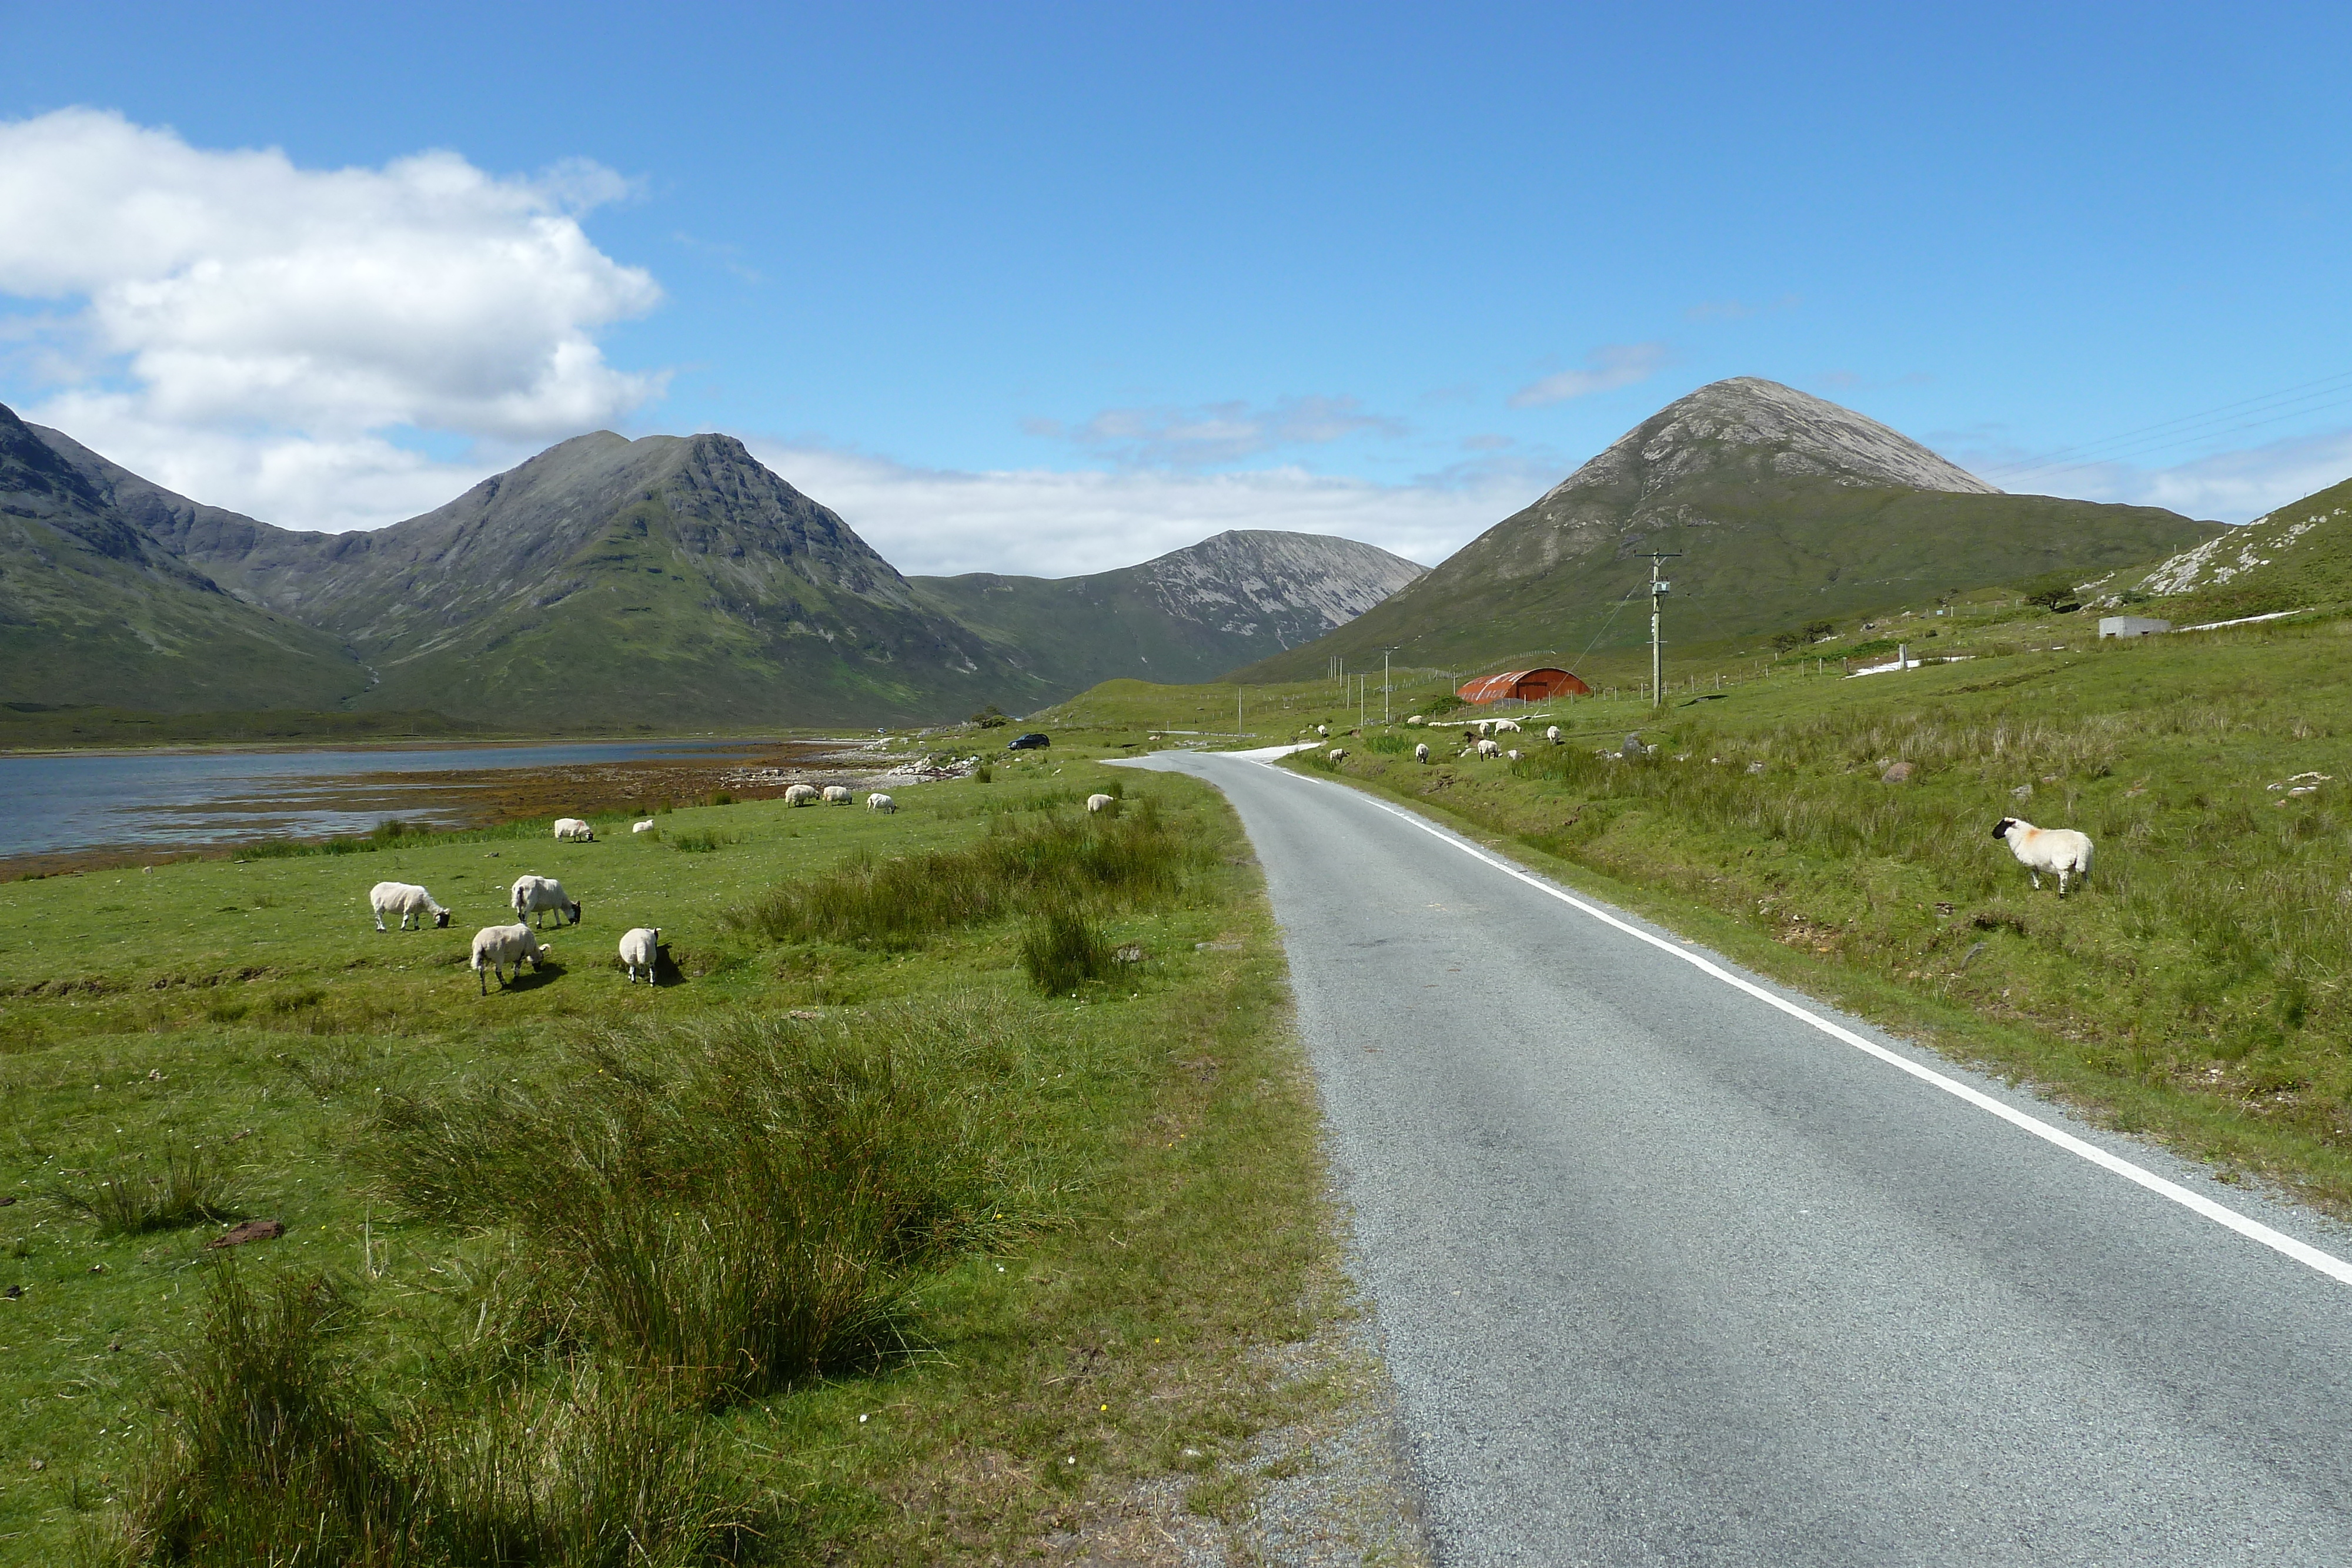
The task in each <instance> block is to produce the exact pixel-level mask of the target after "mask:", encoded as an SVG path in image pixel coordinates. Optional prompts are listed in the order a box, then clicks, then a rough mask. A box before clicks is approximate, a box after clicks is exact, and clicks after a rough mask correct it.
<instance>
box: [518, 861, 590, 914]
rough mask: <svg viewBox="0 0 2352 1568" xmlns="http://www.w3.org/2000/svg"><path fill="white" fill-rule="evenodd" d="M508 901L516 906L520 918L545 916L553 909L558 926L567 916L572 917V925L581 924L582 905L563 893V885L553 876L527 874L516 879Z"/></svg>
mask: <svg viewBox="0 0 2352 1568" xmlns="http://www.w3.org/2000/svg"><path fill="white" fill-rule="evenodd" d="M507 901H508V903H509V904H512V905H513V906H514V912H515V915H516V916H517V917H518V918H522V917H527V916H530V915H544V914H546V913H547V912H548V911H549V910H553V911H555V923H556V924H557V925H562V924H563V917H564V916H565V915H570V916H571V917H572V925H579V924H580V905H579V904H574V903H573V902H572V895H571V894H568V893H566V892H564V891H563V884H562V883H560V882H558V881H556V880H555V879H554V878H553V877H551V876H532V875H530V873H524V874H523V875H521V876H519V877H517V878H515V884H514V891H513V892H511V893H510V894H508V895H507Z"/></svg>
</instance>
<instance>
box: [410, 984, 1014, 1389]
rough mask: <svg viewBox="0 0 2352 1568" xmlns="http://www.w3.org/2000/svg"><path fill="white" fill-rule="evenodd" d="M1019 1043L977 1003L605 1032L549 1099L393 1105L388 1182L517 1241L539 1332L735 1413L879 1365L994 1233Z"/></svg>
mask: <svg viewBox="0 0 2352 1568" xmlns="http://www.w3.org/2000/svg"><path fill="white" fill-rule="evenodd" d="M1019 1038H1020V1031H1019V1030H1017V1029H1016V1028H1015V1027H1014V1026H1013V1023H1012V1021H1011V1020H1010V1019H1008V1018H1007V1017H1006V1016H1004V1014H1003V1011H1002V1009H1001V1007H999V1006H996V1005H992V1004H988V1003H983V1002H978V1001H962V1002H954V1003H950V1004H944V1005H936V1004H935V1005H932V1006H928V1007H924V1008H912V1007H909V1008H900V1009H887V1010H885V1011H883V1012H881V1013H878V1014H876V1015H871V1016H868V1017H866V1018H863V1019H858V1020H856V1022H855V1023H853V1024H847V1025H840V1024H836V1025H830V1026H822V1027H820V1026H811V1025H806V1024H803V1023H800V1022H797V1021H794V1020H791V1019H773V1018H759V1017H753V1016H750V1015H737V1016H734V1017H730V1018H722V1019H718V1020H716V1021H710V1022H706V1023H701V1024H698V1025H695V1026H691V1027H688V1028H684V1029H680V1030H675V1031H665V1032H663V1033H661V1034H659V1035H657V1036H651V1035H649V1036H644V1037H639V1038H635V1039H631V1038H625V1037H621V1036H606V1037H604V1038H602V1039H600V1040H596V1041H593V1042H592V1044H591V1045H590V1046H589V1047H588V1048H586V1049H585V1050H584V1051H583V1052H582V1053H581V1055H580V1058H579V1062H578V1065H579V1068H580V1071H579V1072H578V1073H577V1074H576V1075H575V1076H574V1077H573V1078H572V1080H571V1082H568V1083H566V1084H564V1085H562V1086H561V1087H560V1088H558V1089H556V1090H554V1091H552V1092H549V1093H547V1094H544V1095H541V1096H537V1097H530V1096H524V1095H521V1094H520V1093H517V1092H513V1091H511V1090H509V1089H507V1088H504V1087H502V1086H501V1087H496V1088H489V1089H485V1090H482V1091H479V1092H469V1093H464V1094H459V1095H455V1096H451V1097H447V1098H443V1099H434V1100H423V1099H411V1098H406V1097H387V1100H386V1103H385V1105H384V1107H383V1112H382V1113H381V1119H380V1155H381V1164H382V1168H383V1171H384V1173H385V1176H386V1177H387V1180H388V1182H389V1185H390V1186H391V1187H392V1188H393V1190H394V1193H395V1194H396V1195H397V1196H398V1197H400V1198H401V1199H402V1200H403V1201H404V1202H405V1203H407V1204H408V1205H409V1206H410V1207H413V1208H415V1210H417V1211H418V1212H420V1213H422V1214H425V1215H427V1216H429V1217H431V1218H435V1219H437V1220H440V1221H443V1222H445V1223H449V1224H455V1225H477V1226H503V1227H507V1228H510V1229H511V1231H512V1232H513V1233H514V1234H515V1236H516V1237H517V1239H518V1246H519V1255H520V1258H521V1260H523V1265H524V1267H525V1268H526V1270H528V1271H529V1272H530V1274H531V1275H532V1276H533V1278H534V1279H535V1281H536V1282H537V1285H538V1287H539V1290H540V1296H541V1302H542V1304H543V1310H542V1311H541V1313H540V1320H541V1324H542V1326H543V1328H544V1329H545V1331H546V1332H548V1333H552V1334H555V1335H557V1336H558V1337H570V1338H573V1339H576V1340H579V1341H582V1342H585V1343H591V1344H593V1345H594V1346H595V1347H597V1348H600V1349H602V1350H604V1351H607V1352H609V1353H611V1354H614V1355H617V1356H619V1357H621V1358H622V1359H623V1360H625V1361H626V1362H629V1363H633V1364H636V1365H638V1366H639V1367H641V1368H644V1369H646V1370H648V1371H651V1372H654V1373H657V1374H658V1375H661V1376H662V1377H664V1378H666V1379H669V1380H671V1381H672V1382H673V1383H674V1385H676V1387H677V1390H678V1392H679V1396H680V1397H681V1398H683V1399H687V1400H688V1401H691V1402H693V1403H696V1404H698V1405H704V1406H720V1405H725V1404H727V1403H730V1402H731V1401H733V1400H736V1399H740V1398H743V1397H747V1396H754V1395H758V1394H761V1393H764V1392H767V1391H769V1390H772V1389H775V1388H778V1387H782V1386H783V1385H787V1384H790V1383H792V1382H794V1381H796V1380H798V1379H801V1378H803V1377H806V1376H808V1375H812V1374H814V1373H817V1372H819V1371H822V1370H824V1369H826V1368H829V1367H835V1366H841V1365H848V1364H860V1363H867V1362H871V1361H873V1360H874V1359H875V1358H876V1357H877V1356H878V1355H880V1354H883V1352H884V1351H885V1350H886V1349H887V1347H889V1346H890V1345H891V1344H892V1343H895V1339H896V1335H897V1332H898V1324H899V1323H900V1322H902V1320H903V1317H904V1314H905V1312H906V1309H907V1306H908V1297H909V1292H910V1291H912V1289H913V1288H914V1286H915V1285H916V1284H917V1283H918V1282H919V1281H920V1279H921V1278H922V1277H923V1276H924V1274H925V1272H926V1271H927V1270H929V1269H930V1268H932V1267H933V1266H935V1265H936V1264H938V1263H939V1262H940V1261H941V1260H944V1259H945V1258H947V1257H949V1256H950V1255H951V1254H953V1253H954V1252H956V1251H958V1250H961V1249H964V1248H966V1247H969V1246H972V1245H975V1244H979V1243H981V1242H983V1241H984V1240H986V1239H988V1238H990V1237H991V1236H993V1235H995V1234H998V1233H1000V1232H1001V1231H1003V1229H1004V1228H1005V1221H1004V1219H1003V1216H1005V1215H1007V1214H1009V1213H1015V1212H1017V1209H1016V1207H1015V1206H1014V1205H1013V1204H1010V1203H1008V1202H1007V1201H1006V1199H1007V1197H1008V1192H1009V1189H1010V1188H1011V1187H1012V1186H1013V1184H1014V1181H1015V1166H1016V1164H1017V1161H1018V1156H1019V1150H1018V1146H1017V1140H1018V1134H1017V1131H1016V1129H1017V1126H1018V1121H1017V1119H1016V1117H1015V1116H1014V1115H1013V1112H1012V1110H1011V1108H1010V1106H1011V1102H1010V1101H1009V1100H1008V1099H1007V1097H1006V1096H1005V1095H1004V1094H1003V1089H1005V1088H1006V1087H1008V1086H1009V1085H1010V1084H1011V1083H1012V1082H1013V1078H1014V1076H1015V1073H1014V1064H1015V1062H1016V1061H1017V1060H1018V1051H1019V1047H1018V1044H1017V1041H1018V1040H1019Z"/></svg>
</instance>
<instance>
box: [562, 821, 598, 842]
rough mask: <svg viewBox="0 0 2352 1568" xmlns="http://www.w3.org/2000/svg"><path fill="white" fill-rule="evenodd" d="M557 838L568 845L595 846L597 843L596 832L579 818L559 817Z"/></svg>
mask: <svg viewBox="0 0 2352 1568" xmlns="http://www.w3.org/2000/svg"><path fill="white" fill-rule="evenodd" d="M555 836H556V837H557V838H558V839H560V840H562V841H564V842H566V843H574V844H593V843H594V842H595V841H596V830H595V829H593V828H592V827H590V826H589V825H588V824H587V823H585V822H583V821H581V820H580V819H579V818H577V817H558V818H556V819H555Z"/></svg>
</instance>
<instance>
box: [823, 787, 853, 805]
mask: <svg viewBox="0 0 2352 1568" xmlns="http://www.w3.org/2000/svg"><path fill="white" fill-rule="evenodd" d="M849 800H850V796H849V789H848V786H846V785H844V784H828V785H826V786H825V787H824V803H825V804H826V805H828V806H846V805H848V804H849Z"/></svg>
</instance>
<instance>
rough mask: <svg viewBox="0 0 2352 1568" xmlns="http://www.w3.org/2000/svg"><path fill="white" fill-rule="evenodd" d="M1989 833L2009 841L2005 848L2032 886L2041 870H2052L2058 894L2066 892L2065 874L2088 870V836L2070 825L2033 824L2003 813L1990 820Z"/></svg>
mask: <svg viewBox="0 0 2352 1568" xmlns="http://www.w3.org/2000/svg"><path fill="white" fill-rule="evenodd" d="M1992 836H1993V837H1994V838H1996V839H2007V840H2008V841H2009V852H2010V853H2011V854H2013V855H2015V856H2016V857H2017V859H2018V862H2019V863H2020V864H2021V865H2023V866H2024V867H2025V869H2026V872H2027V873H2028V874H2029V875H2031V876H2032V878H2033V885H2034V886H2035V887H2037V888H2038V887H2040V886H2041V885H2042V873H2043V872H2045V871H2051V872H2056V873H2058V896H2059V897H2061V898H2063V897H2065V896H2066V879H2067V878H2068V877H2071V876H2080V877H2087V876H2089V875H2090V874H2091V841H2090V838H2089V836H2088V835H2086V834H2083V833H2078V832H2076V831H2074V829H2072V828H2037V827H2035V826H2034V825H2033V824H2032V823H2031V822H2021V821H2018V820H2017V819H2016V818H2015V817H2003V818H2002V819H2001V820H2000V821H1998V822H1995V823H1994V824H1993V827H1992Z"/></svg>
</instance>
